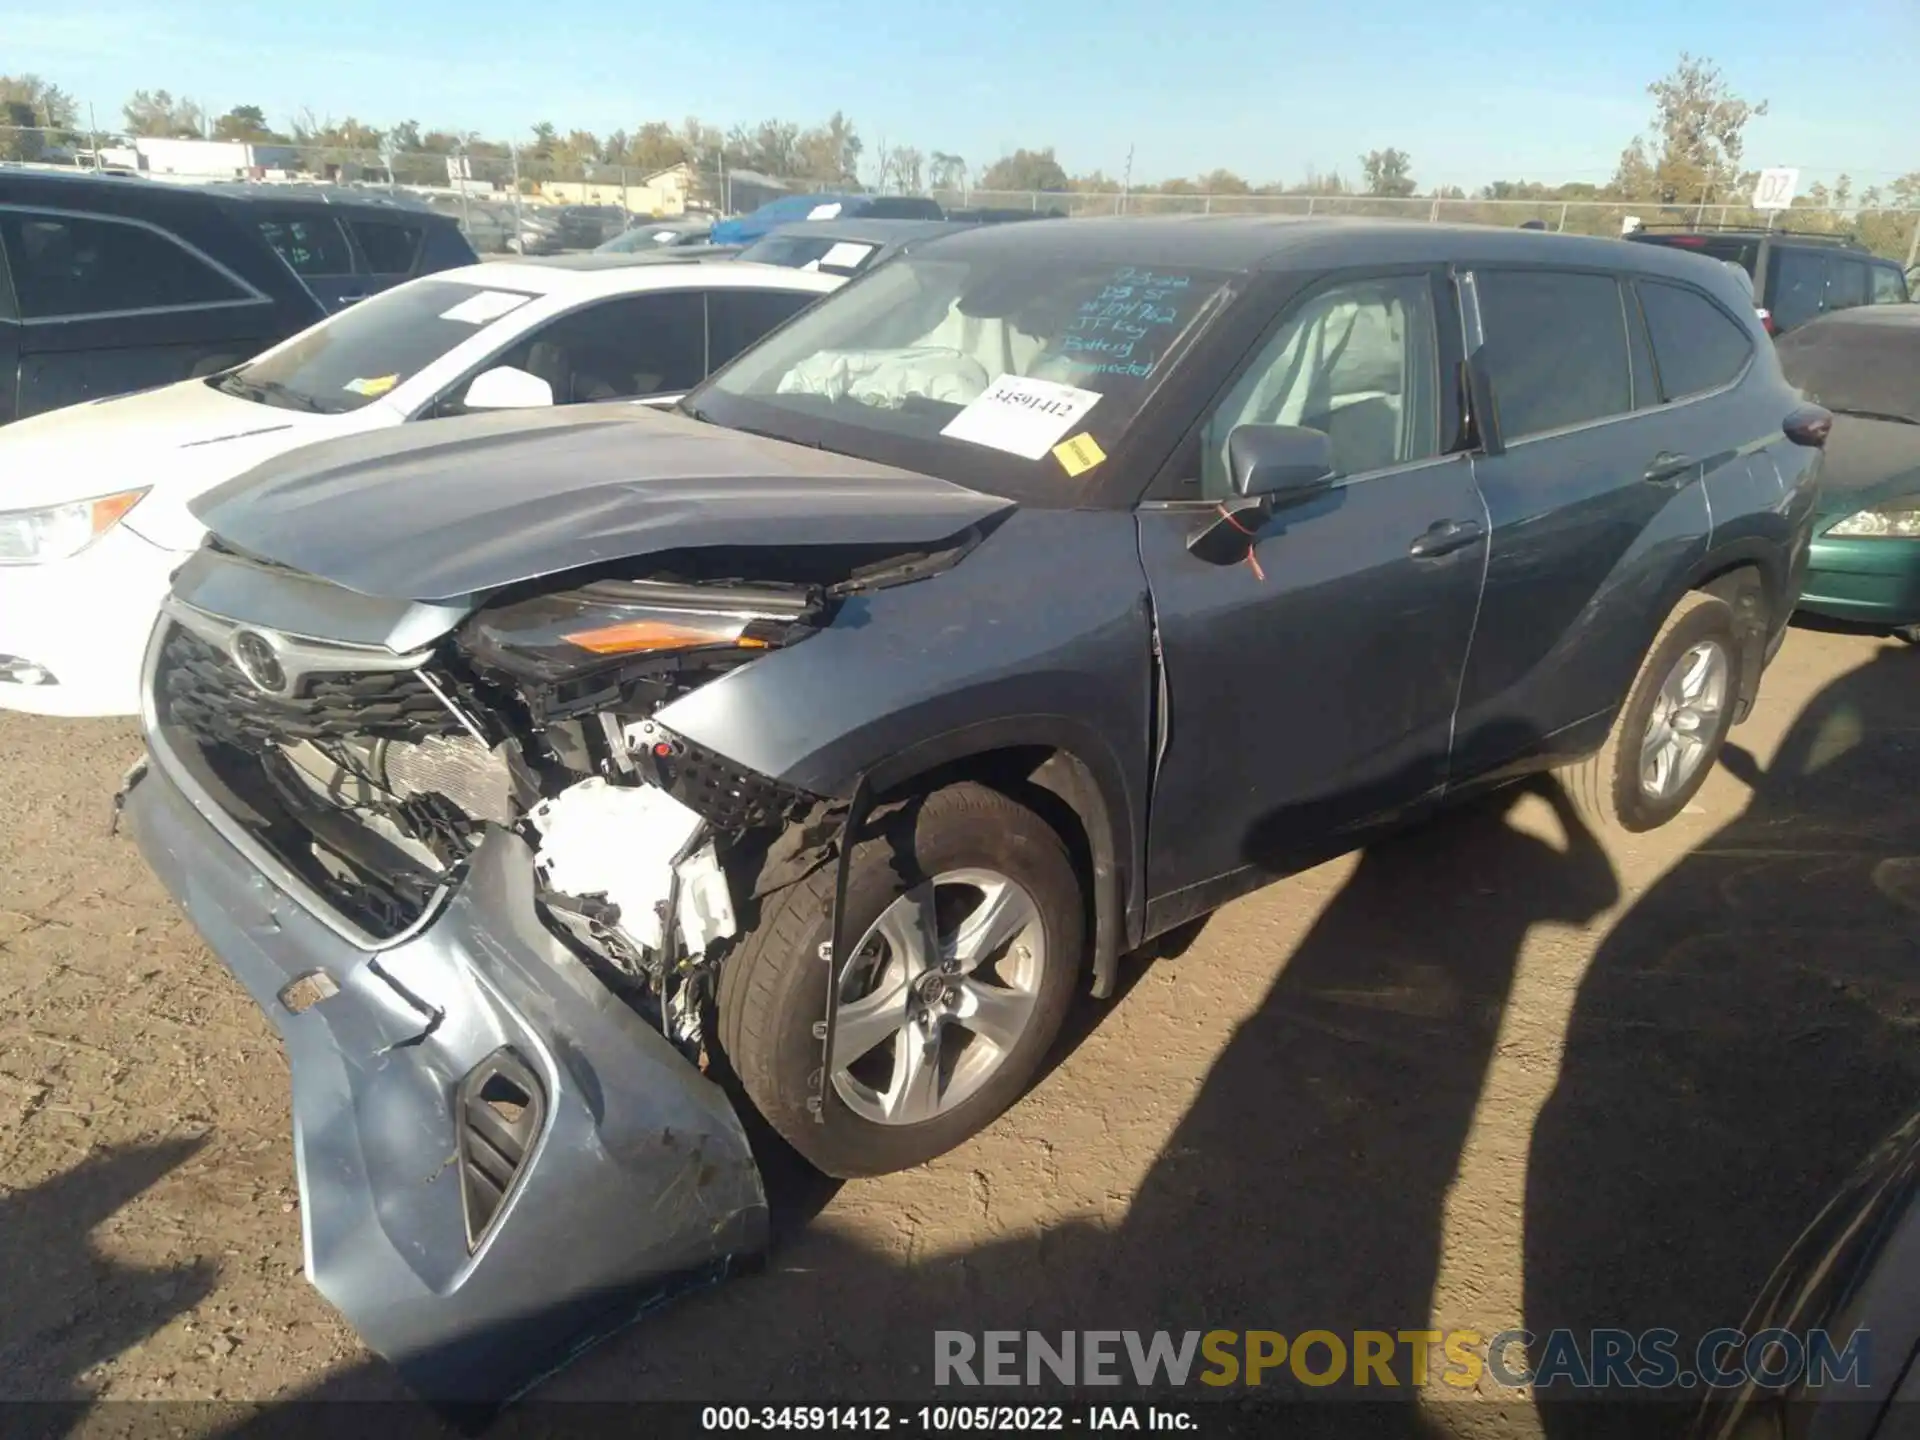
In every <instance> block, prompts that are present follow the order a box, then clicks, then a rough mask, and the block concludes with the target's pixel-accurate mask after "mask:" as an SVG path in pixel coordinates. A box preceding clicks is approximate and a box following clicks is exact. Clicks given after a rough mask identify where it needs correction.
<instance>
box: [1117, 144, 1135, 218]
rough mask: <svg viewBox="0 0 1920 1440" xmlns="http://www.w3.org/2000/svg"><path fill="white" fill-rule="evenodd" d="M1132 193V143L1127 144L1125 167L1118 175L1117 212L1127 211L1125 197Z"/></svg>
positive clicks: (1124, 212)
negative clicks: (1118, 203)
mask: <svg viewBox="0 0 1920 1440" xmlns="http://www.w3.org/2000/svg"><path fill="white" fill-rule="evenodd" d="M1132 193H1133V145H1132V144H1131V143H1129V144H1128V145H1127V168H1126V169H1125V170H1124V171H1122V172H1121V175H1120V209H1119V211H1118V212H1117V213H1119V214H1122V215H1124V214H1126V213H1127V197H1128V196H1130V195H1132Z"/></svg>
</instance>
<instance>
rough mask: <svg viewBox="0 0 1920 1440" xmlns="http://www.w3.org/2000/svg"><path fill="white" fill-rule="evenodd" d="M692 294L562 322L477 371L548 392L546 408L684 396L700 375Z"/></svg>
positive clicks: (699, 332) (597, 310) (638, 299)
mask: <svg viewBox="0 0 1920 1440" xmlns="http://www.w3.org/2000/svg"><path fill="white" fill-rule="evenodd" d="M701 298H702V297H701V296H700V294H699V292H698V291H677V292H674V293H670V294H661V295H634V296H629V297H627V298H625V299H621V300H609V301H606V302H605V303H604V304H600V305H590V306H588V307H586V308H585V309H582V310H575V311H573V312H571V313H570V314H566V315H562V316H561V317H560V318H559V319H558V320H555V321H553V322H552V323H551V324H548V325H546V326H544V327H542V328H541V329H539V330H536V331H534V332H533V334H532V335H530V336H528V337H527V338H526V339H524V340H522V341H521V342H520V343H519V344H518V345H516V346H514V347H513V349H511V350H509V351H508V352H507V353H506V354H504V355H502V356H500V357H499V358H498V359H496V360H493V361H490V362H489V363H488V365H487V366H486V367H484V368H487V369H491V368H492V367H493V366H495V365H511V366H514V367H515V368H516V369H520V370H525V371H527V372H529V373H530V374H534V375H538V376H539V377H540V378H541V379H542V380H544V381H546V382H547V384H548V385H550V386H552V387H553V403H554V404H556V405H577V404H583V403H590V402H592V401H595V400H627V399H632V398H634V397H636V396H640V395H661V394H671V393H672V392H674V391H677V390H690V389H692V388H693V387H694V386H695V385H697V384H698V383H699V382H700V380H701V378H702V377H703V376H704V374H705V373H706V350H707V343H706V342H707V317H706V307H705V306H704V305H703V304H702V303H701Z"/></svg>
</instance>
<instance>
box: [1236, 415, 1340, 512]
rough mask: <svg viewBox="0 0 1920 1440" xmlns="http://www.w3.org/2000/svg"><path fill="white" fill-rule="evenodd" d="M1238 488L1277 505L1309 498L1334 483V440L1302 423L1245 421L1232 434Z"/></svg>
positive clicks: (1237, 490) (1238, 490) (1244, 493)
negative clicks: (1248, 422)
mask: <svg viewBox="0 0 1920 1440" xmlns="http://www.w3.org/2000/svg"><path fill="white" fill-rule="evenodd" d="M1227 474H1228V476H1229V478H1230V479H1231V480H1232V482H1233V493H1234V494H1236V495H1243V496H1245V497H1246V498H1248V499H1249V500H1270V501H1272V502H1273V503H1274V504H1276V505H1284V504H1289V503H1291V502H1294V501H1297V500H1304V499H1306V498H1307V497H1308V496H1310V495H1313V494H1315V493H1317V492H1318V491H1321V490H1324V489H1326V488H1327V487H1328V486H1329V485H1331V484H1332V483H1333V441H1332V440H1331V439H1329V438H1328V436H1327V434H1326V432H1325V431H1324V430H1308V429H1306V428H1305V427H1303V426H1299V425H1240V426H1236V427H1235V428H1234V430H1233V433H1232V434H1230V435H1228V436H1227Z"/></svg>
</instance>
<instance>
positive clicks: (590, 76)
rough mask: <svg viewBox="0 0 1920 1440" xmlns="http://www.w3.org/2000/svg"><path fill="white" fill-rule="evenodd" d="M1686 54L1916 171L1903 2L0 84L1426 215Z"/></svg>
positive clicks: (220, 65)
mask: <svg viewBox="0 0 1920 1440" xmlns="http://www.w3.org/2000/svg"><path fill="white" fill-rule="evenodd" d="M1683 50H1690V51H1692V52H1693V53H1695V54H1697V55H1704V56H1707V57H1709V58H1711V59H1712V60H1714V61H1715V62H1716V63H1718V64H1719V65H1720V66H1721V68H1722V69H1723V70H1724V71H1725V72H1726V74H1727V76H1728V78H1729V79H1730V80H1731V82H1732V83H1733V85H1734V87H1735V88H1736V90H1737V91H1738V92H1739V93H1741V94H1742V95H1744V96H1746V97H1747V98H1749V99H1761V98H1765V99H1769V100H1771V101H1772V106H1773V109H1772V113H1771V114H1770V115H1768V116H1766V117H1764V118H1762V119H1760V120H1758V121H1755V122H1754V124H1753V125H1752V126H1751V128H1750V130H1749V136H1748V158H1749V160H1750V161H1751V162H1752V163H1754V164H1756V165H1774V164H1779V165H1799V166H1801V167H1802V168H1803V170H1804V171H1805V172H1806V174H1805V175H1804V177H1803V182H1802V183H1803V184H1805V183H1810V182H1811V181H1812V180H1814V179H1826V180H1831V179H1832V177H1833V176H1834V175H1836V174H1838V173H1839V172H1840V171H1842V170H1849V171H1851V173H1852V174H1853V175H1854V176H1855V177H1856V179H1857V182H1858V183H1859V184H1861V185H1864V184H1870V183H1874V182H1882V183H1884V182H1885V181H1887V180H1890V179H1892V178H1893V177H1894V176H1896V175H1898V174H1901V173H1904V172H1906V171H1910V170H1915V169H1920V68H1917V65H1916V62H1920V5H1916V4H1915V3H1914V0H1817V3H1816V0H1692V3H1690V4H1675V3H1672V0H1667V3H1660V4H1656V3H1654V0H1606V3H1594V0H1587V3H1575V0H1376V3H1372V4H1346V5H1328V4H1325V3H1312V4H1309V3H1304V0H1184V3H1180V4H1173V3H1168V0H1161V3H1158V4H1153V3H1148V0H959V3H949V0H942V3H938V4H936V3H934V0H891V3H888V0H800V3H795V0H719V3H706V4H686V3H673V4H658V5H655V4H649V3H646V0H563V3H559V4H542V3H538V0H399V3H394V0H325V3H321V4H293V3H290V0H267V3H264V4H255V5H241V4H235V3H233V0H220V3H215V0H59V3H57V4H51V5H49V4H46V3H44V0H0V71H4V72H16V73H17V72H19V71H23V70H24V71H32V72H37V73H39V74H40V75H42V76H44V77H45V78H47V79H49V80H52V81H54V82H55V83H57V84H59V85H61V86H63V87H65V88H66V89H67V90H69V91H71V92H72V93H74V94H75V95H76V96H77V97H78V98H79V100H80V101H81V103H82V105H83V107H84V106H85V105H86V104H88V103H91V104H92V105H93V106H94V107H95V109H96V111H97V113H98V115H99V119H100V121H101V123H102V124H103V125H105V124H107V123H109V121H110V120H111V121H113V122H117V121H118V118H119V109H120V104H121V102H122V101H123V100H124V99H125V97H126V96H127V94H128V93H129V92H130V91H132V90H134V89H135V88H138V87H147V88H159V87H165V88H167V89H169V90H172V91H173V92H174V93H175V94H176V95H178V94H183V93H184V94H185V95H188V96H191V97H192V98H193V99H195V100H197V101H199V102H201V103H202V104H203V105H205V106H207V107H208V108H209V109H210V110H211V111H212V112H214V113H219V112H221V111H224V110H226V109H227V108H229V107H230V106H233V105H236V104H249V103H250V104H257V105H260V106H261V107H262V108H264V109H265V110H266V112H267V114H268V117H269V118H270V119H271V120H272V121H274V122H275V123H276V124H284V122H285V120H286V119H287V117H289V116H290V115H291V114H293V113H294V112H295V111H297V110H299V109H300V108H302V107H306V106H311V107H312V108H313V109H314V110H315V111H316V112H318V113H320V114H321V115H323V116H325V115H331V116H333V117H334V118H336V119H337V118H341V117H344V116H346V115H349V114H351V115H354V116H355V117H357V118H359V119H361V120H364V121H367V122H370V123H373V124H377V125H386V124H391V123H394V122H396V121H400V120H405V119H416V120H419V121H420V122H421V123H422V124H423V125H427V126H432V127H444V128H451V129H473V130H480V131H483V132H485V133H487V134H488V135H491V136H501V137H505V136H509V135H512V136H522V137H524V135H525V134H526V131H527V128H528V127H529V126H531V125H532V124H533V123H534V122H536V121H539V120H551V121H552V122H553V123H554V124H556V125H557V126H559V127H560V128H561V129H562V130H563V131H564V130H567V129H570V128H573V127H576V126H577V127H580V128H583V129H589V130H593V131H596V132H600V133H605V132H606V131H609V130H612V129H616V128H628V129H631V128H632V127H633V126H635V125H637V124H638V123H639V122H641V121H643V120H647V119H656V118H657V119H667V120H674V121H678V120H680V119H681V118H683V117H685V116H687V115H690V114H692V115H698V116H700V117H701V118H702V119H705V120H708V121H711V122H713V123H716V124H719V125H722V126H730V125H733V124H736V123H742V122H749V123H750V122H752V121H755V120H759V119H762V118H765V117H768V116H780V117H782V118H788V119H793V120H798V121H802V122H811V121H813V120H816V119H818V118H821V117H823V116H825V115H826V114H827V113H828V112H830V111H832V110H833V109H834V108H836V107H838V108H841V109H843V110H845V111H846V112H847V114H848V115H849V116H851V117H852V119H853V120H854V121H855V123H856V124H857V125H858V126H859V129H860V133H861V135H862V136H863V138H864V139H865V140H866V142H867V145H868V149H869V153H871V150H872V148H873V146H874V145H875V144H876V143H877V142H879V141H881V140H886V141H888V142H891V143H894V144H907V145H915V146H918V147H919V148H920V149H922V150H928V151H930V150H934V149H942V150H950V151H955V152H957V153H959V154H961V155H964V156H965V157H966V158H967V160H968V161H969V162H971V163H972V164H973V166H974V167H975V169H976V170H977V169H979V168H980V167H982V166H984V165H985V164H986V163H988V162H990V161H991V160H993V159H994V158H995V157H996V156H998V155H1000V154H1001V153H1004V152H1005V151H1006V150H1009V149H1011V148H1012V147H1014V146H1016V145H1026V146H1045V145H1053V146H1055V147H1056V149H1057V150H1058V153H1059V156H1060V160H1061V162H1062V163H1063V164H1064V165H1065V166H1066V167H1067V168H1068V170H1070V171H1082V170H1091V169H1095V168H1099V169H1104V170H1106V171H1107V172H1108V173H1109V174H1113V175H1116V176H1117V175H1118V174H1119V173H1120V171H1121V168H1122V167H1123V166H1124V165H1125V163H1126V157H1127V151H1128V147H1129V145H1131V146H1132V147H1134V151H1135V154H1134V175H1135V176H1136V177H1137V178H1140V179H1143V180H1154V179H1160V178H1164V177H1167V176H1171V175H1182V174H1184V175H1192V174H1195V173H1197V172H1200V171H1202V170H1206V169H1210V168H1212V167H1213V166H1215V165H1223V166H1226V167H1227V168H1229V169H1232V170H1236V171H1238V172H1239V173H1241V174H1242V175H1245V176H1246V177H1248V178H1249V179H1252V180H1256V181H1260V180H1288V181H1292V180H1297V179H1299V178H1300V177H1301V175H1302V174H1303V173H1304V172H1305V171H1306V169H1307V167H1308V166H1315V167H1317V168H1319V169H1321V170H1323V171H1324V170H1330V169H1339V170H1340V171H1342V172H1343V173H1344V174H1346V175H1347V176H1348V177H1349V178H1352V177H1354V176H1355V175H1356V174H1357V171H1358V165H1357V163H1356V157H1357V156H1358V155H1359V154H1360V152H1362V151H1364V150H1369V149H1374V148H1378V147H1383V146H1388V145H1397V146H1399V147H1400V148H1402V149H1404V150H1407V151H1409V152H1410V153H1411V154H1412V156H1413V160H1414V175H1415V177H1416V178H1417V179H1418V181H1419V182H1420V184H1421V186H1422V187H1423V188H1425V187H1428V186H1432V185H1442V184H1458V185H1463V186H1466V187H1468V188H1469V189H1471V188H1472V187H1474V186H1477V185H1480V184H1482V183H1484V182H1485V181H1487V180H1490V179H1494V178H1509V179H1518V178H1528V179H1542V180H1548V181H1567V180H1593V181H1600V180H1604V179H1605V178H1606V176H1607V175H1608V174H1609V173H1611V171H1612V168H1613V164H1614V161H1615V159H1616V158H1617V157H1618V155H1619V153H1620V149H1621V147H1622V146H1623V145H1624V144H1625V143H1626V142H1627V141H1628V139H1630V138H1631V137H1632V136H1633V135H1634V134H1635V133H1636V132H1637V131H1639V130H1640V129H1642V128H1644V126H1645V125H1646V123H1647V120H1648V117H1649V114H1650V111H1651V105H1650V102H1649V101H1648V99H1647V97H1646V95H1645V92H1644V87H1645V86H1646V84H1647V82H1648V81H1650V80H1652V79H1654V78H1656V77H1658V76H1660V75H1662V74H1664V73H1665V72H1666V71H1667V70H1669V69H1670V68H1671V67H1672V65H1673V63H1674V61H1675V60H1676V59H1677V58H1678V56H1679V54H1680V52H1681V51H1683ZM83 113H84V112H83Z"/></svg>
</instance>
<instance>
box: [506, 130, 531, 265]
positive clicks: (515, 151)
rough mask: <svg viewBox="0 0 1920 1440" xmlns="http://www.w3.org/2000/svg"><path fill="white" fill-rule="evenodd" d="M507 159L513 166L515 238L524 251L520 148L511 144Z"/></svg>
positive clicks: (508, 147)
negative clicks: (521, 214) (521, 219)
mask: <svg viewBox="0 0 1920 1440" xmlns="http://www.w3.org/2000/svg"><path fill="white" fill-rule="evenodd" d="M507 158H508V160H509V162H510V163H511V164H512V166H513V238H514V239H515V240H516V241H518V242H519V243H520V245H521V248H522V249H524V248H525V246H526V242H525V241H524V240H522V239H521V236H522V234H523V233H524V232H523V231H522V230H521V222H520V147H519V146H518V145H514V144H509V145H508V146H507Z"/></svg>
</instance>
